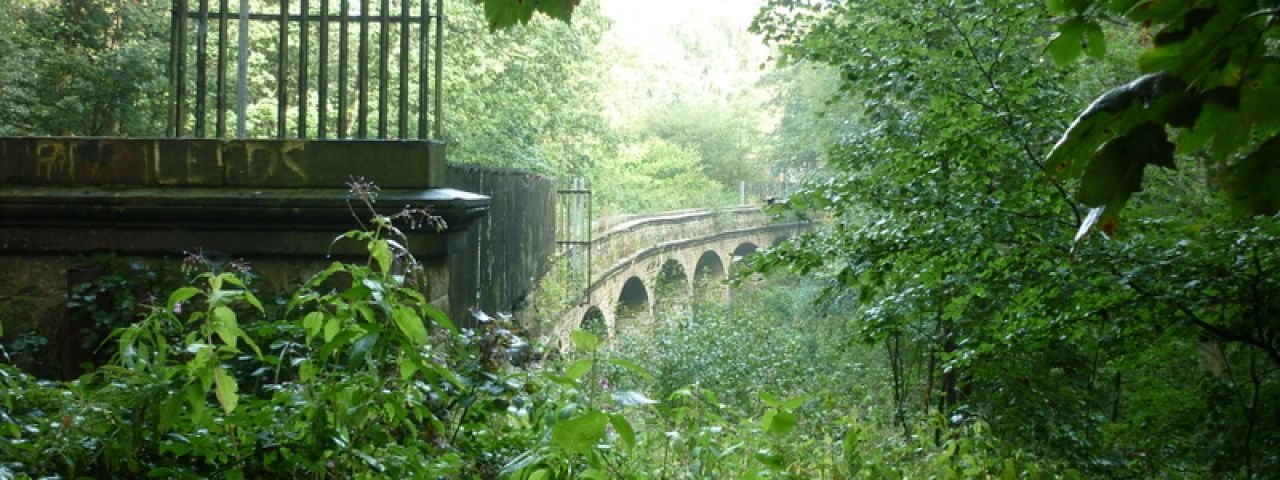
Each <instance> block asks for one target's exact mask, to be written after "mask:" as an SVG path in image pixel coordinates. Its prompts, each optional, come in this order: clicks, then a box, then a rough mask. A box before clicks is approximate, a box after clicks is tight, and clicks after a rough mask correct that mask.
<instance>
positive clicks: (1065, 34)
mask: <svg viewBox="0 0 1280 480" xmlns="http://www.w3.org/2000/svg"><path fill="white" fill-rule="evenodd" d="M1083 33H1084V21H1083V20H1081V19H1080V18H1073V19H1071V20H1068V21H1067V22H1066V23H1064V24H1062V26H1061V27H1059V28H1058V32H1057V33H1054V34H1053V36H1052V37H1050V38H1049V46H1048V47H1047V48H1048V50H1049V56H1051V57H1053V61H1054V62H1055V63H1057V64H1059V65H1066V64H1069V63H1071V62H1074V61H1075V60H1076V58H1077V57H1079V56H1080V52H1081V51H1082V50H1083V45H1081V42H1080V35H1081V34H1083Z"/></svg>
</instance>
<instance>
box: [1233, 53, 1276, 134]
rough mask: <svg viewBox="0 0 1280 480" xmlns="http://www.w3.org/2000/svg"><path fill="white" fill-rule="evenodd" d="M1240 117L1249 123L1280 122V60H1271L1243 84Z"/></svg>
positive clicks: (1241, 86)
mask: <svg viewBox="0 0 1280 480" xmlns="http://www.w3.org/2000/svg"><path fill="white" fill-rule="evenodd" d="M1240 117H1241V119H1243V120H1245V121H1248V122H1280V60H1276V59H1269V61H1268V62H1267V63H1266V64H1264V65H1263V66H1262V67H1261V68H1259V69H1258V71H1257V74H1256V75H1253V76H1251V77H1249V78H1246V79H1244V81H1243V82H1242V83H1241V85H1240Z"/></svg>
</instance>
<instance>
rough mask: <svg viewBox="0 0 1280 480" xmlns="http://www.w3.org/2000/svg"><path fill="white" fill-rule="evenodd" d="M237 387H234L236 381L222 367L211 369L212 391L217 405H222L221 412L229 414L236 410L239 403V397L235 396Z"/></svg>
mask: <svg viewBox="0 0 1280 480" xmlns="http://www.w3.org/2000/svg"><path fill="white" fill-rule="evenodd" d="M237 390H239V386H237V385H236V379H235V378H233V377H232V376H231V375H228V374H227V371H226V370H223V369H222V367H214V369H213V391H214V395H215V396H217V397H218V404H219V405H222V411H223V412H226V413H231V412H232V411H233V410H235V409H236V404H237V403H239V402H240V396H239V395H237V394H236V391H237Z"/></svg>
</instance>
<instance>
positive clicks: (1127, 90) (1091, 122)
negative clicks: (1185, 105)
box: [1045, 74, 1185, 180]
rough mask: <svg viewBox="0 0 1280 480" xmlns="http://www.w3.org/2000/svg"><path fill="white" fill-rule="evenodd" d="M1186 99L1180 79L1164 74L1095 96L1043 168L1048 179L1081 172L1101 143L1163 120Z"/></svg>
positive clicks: (1068, 176)
mask: <svg viewBox="0 0 1280 480" xmlns="http://www.w3.org/2000/svg"><path fill="white" fill-rule="evenodd" d="M1184 99H1185V88H1184V85H1183V83H1182V81H1181V80H1178V79H1177V78H1176V77H1173V76H1170V75H1164V74H1152V75H1146V76H1143V77H1142V78H1139V79H1137V80H1134V81H1132V82H1129V83H1128V84H1125V85H1122V86H1119V87H1116V88H1113V89H1111V90H1110V91H1108V92H1107V93H1105V94H1103V95H1102V96H1101V97H1098V99H1097V100H1094V101H1093V103H1091V104H1089V107H1088V108H1086V109H1085V111H1084V112H1083V113H1081V114H1080V116H1079V117H1076V119H1075V121H1073V122H1071V125H1070V126H1069V127H1067V131H1066V132H1065V133H1063V134H1062V138H1061V139H1059V140H1058V142H1057V143H1056V144H1054V146H1053V150H1051V151H1050V152H1049V156H1048V158H1047V159H1046V162H1045V165H1046V167H1047V168H1048V169H1049V174H1050V176H1051V177H1053V178H1055V179H1058V180H1062V179H1066V178H1072V177H1075V176H1078V175H1080V174H1081V173H1083V171H1084V169H1085V167H1086V165H1088V163H1089V160H1090V159H1091V158H1093V155H1094V152H1095V151H1096V150H1097V149H1098V147H1099V146H1101V145H1102V144H1103V143H1106V142H1107V141H1108V140H1111V139H1112V138H1115V137H1116V136H1119V135H1122V134H1124V133H1127V132H1128V131H1129V130H1131V129H1133V128H1134V127H1137V126H1139V125H1142V124H1144V123H1149V122H1152V121H1163V119H1164V118H1166V117H1167V116H1168V115H1169V113H1170V112H1171V111H1173V110H1174V109H1175V108H1176V107H1178V106H1180V105H1181V102H1182V101H1183V100H1184Z"/></svg>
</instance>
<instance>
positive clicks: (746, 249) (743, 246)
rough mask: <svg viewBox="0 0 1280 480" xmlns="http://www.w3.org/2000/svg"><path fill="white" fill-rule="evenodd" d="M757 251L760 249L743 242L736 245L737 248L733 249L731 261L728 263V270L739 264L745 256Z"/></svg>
mask: <svg viewBox="0 0 1280 480" xmlns="http://www.w3.org/2000/svg"><path fill="white" fill-rule="evenodd" d="M758 251H760V247H757V246H756V244H754V243H751V242H743V243H740V244H738V247H737V248H735V249H733V254H732V259H731V260H730V262H729V268H731V269H732V268H734V267H735V266H736V265H737V264H738V263H741V262H742V259H743V258H746V257H747V255H751V254H753V253H756V252H758Z"/></svg>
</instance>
